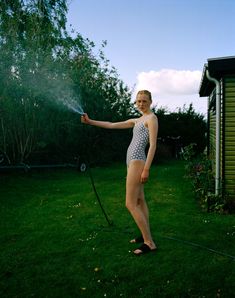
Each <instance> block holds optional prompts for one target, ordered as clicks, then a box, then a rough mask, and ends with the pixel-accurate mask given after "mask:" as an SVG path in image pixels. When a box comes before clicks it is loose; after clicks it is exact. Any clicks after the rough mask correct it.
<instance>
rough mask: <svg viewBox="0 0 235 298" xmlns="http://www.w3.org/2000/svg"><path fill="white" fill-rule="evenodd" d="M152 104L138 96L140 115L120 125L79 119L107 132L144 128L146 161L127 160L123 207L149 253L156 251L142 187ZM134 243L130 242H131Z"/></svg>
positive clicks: (153, 127) (153, 131)
mask: <svg viewBox="0 0 235 298" xmlns="http://www.w3.org/2000/svg"><path fill="white" fill-rule="evenodd" d="M151 103H152V101H151V100H150V98H149V96H148V95H147V94H138V95H137V98H136V106H137V108H138V110H139V111H140V112H141V113H142V116H141V117H139V118H137V119H129V120H126V121H122V122H107V121H97V120H92V119H90V118H89V117H88V115H87V114H84V115H83V116H82V117H81V121H82V123H85V124H89V125H94V126H98V127H102V128H107V129H127V128H132V127H134V125H135V124H136V122H139V121H144V125H145V126H146V127H147V128H148V130H149V150H148V154H147V158H146V161H144V160H131V161H130V163H129V166H128V168H127V179H126V207H127V209H128V210H129V212H130V213H131V215H132V217H133V218H134V220H135V222H136V224H137V226H138V228H139V230H140V232H141V234H142V236H143V238H144V243H145V244H147V245H148V246H149V248H150V249H151V250H154V249H156V245H155V243H154V241H153V239H152V236H151V232H150V225H149V211H148V206H147V204H146V201H145V196H144V184H145V183H146V182H147V181H148V178H149V171H150V167H151V164H152V161H153V158H154V155H155V152H156V144H157V134H158V120H157V117H156V116H155V115H154V113H153V112H152V111H151V109H150V106H151ZM131 242H134V240H131ZM134 253H135V254H139V253H141V251H140V250H139V249H136V250H135V251H134Z"/></svg>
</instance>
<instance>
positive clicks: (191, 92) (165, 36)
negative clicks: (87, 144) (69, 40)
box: [67, 0, 235, 114]
mask: <svg viewBox="0 0 235 298" xmlns="http://www.w3.org/2000/svg"><path fill="white" fill-rule="evenodd" d="M234 16H235V1H234V0H68V14H67V28H68V30H69V31H70V30H71V28H73V29H75V31H76V32H78V33H79V34H81V35H82V36H83V37H84V38H88V39H90V40H91V41H93V42H94V43H95V45H96V48H97V49H100V48H101V44H102V42H103V41H107V46H106V47H105V48H104V53H105V57H106V58H107V59H109V61H110V66H114V67H115V68H116V70H117V72H118V74H119V77H120V79H121V80H122V81H123V82H124V83H125V84H126V85H128V86H129V88H130V89H131V90H133V98H132V100H134V98H135V94H136V92H137V91H138V90H140V89H148V90H149V91H151V93H152V97H153V104H154V105H155V106H157V108H160V107H163V108H166V109H167V110H168V111H170V112H172V111H177V110H178V108H183V107H184V105H185V107H186V108H187V107H188V106H189V104H190V103H192V104H193V107H194V109H195V110H196V111H197V112H199V113H202V114H206V110H207V98H205V97H202V98H200V97H199V94H198V91H199V87H200V82H201V78H202V71H203V67H204V64H205V63H207V59H208V58H217V57H225V56H234V55H235V23H234ZM70 25H71V26H70Z"/></svg>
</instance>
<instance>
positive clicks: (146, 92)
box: [136, 90, 152, 101]
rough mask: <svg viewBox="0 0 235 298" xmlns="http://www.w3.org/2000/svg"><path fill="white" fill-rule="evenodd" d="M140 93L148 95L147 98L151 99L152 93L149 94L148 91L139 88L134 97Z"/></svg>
mask: <svg viewBox="0 0 235 298" xmlns="http://www.w3.org/2000/svg"><path fill="white" fill-rule="evenodd" d="M141 94H145V95H147V96H148V97H149V100H150V101H152V94H151V92H150V91H148V90H140V91H138V92H137V94H136V98H137V96H138V95H141Z"/></svg>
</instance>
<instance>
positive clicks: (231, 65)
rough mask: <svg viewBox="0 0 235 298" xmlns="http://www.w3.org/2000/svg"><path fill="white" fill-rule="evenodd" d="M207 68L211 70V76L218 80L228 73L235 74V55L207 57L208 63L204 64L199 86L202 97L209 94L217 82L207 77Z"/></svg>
mask: <svg viewBox="0 0 235 298" xmlns="http://www.w3.org/2000/svg"><path fill="white" fill-rule="evenodd" d="M206 69H208V70H209V74H210V76H211V77H213V78H215V79H217V80H220V79H221V78H222V77H224V76H226V75H231V74H234V75H235V56H230V57H220V58H209V59H207V63H206V64H204V68H203V73H202V79H201V84H200V88H199V95H200V96H201V97H203V96H209V95H210V93H211V92H212V90H213V89H214V88H215V84H214V83H213V82H211V81H209V80H208V79H207V77H206Z"/></svg>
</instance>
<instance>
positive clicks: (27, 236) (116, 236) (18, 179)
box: [0, 161, 235, 298]
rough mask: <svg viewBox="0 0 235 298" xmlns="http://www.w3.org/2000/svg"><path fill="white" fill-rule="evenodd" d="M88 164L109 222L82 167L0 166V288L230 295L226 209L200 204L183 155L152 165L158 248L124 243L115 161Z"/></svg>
mask: <svg viewBox="0 0 235 298" xmlns="http://www.w3.org/2000/svg"><path fill="white" fill-rule="evenodd" d="M92 173H93V176H94V180H95V183H96V187H97V191H98V193H99V195H100V197H101V200H102V202H103V205H104V208H105V210H106V212H107V213H108V216H109V217H110V218H111V219H112V221H113V223H114V225H113V226H109V225H108V224H107V222H106V221H105V218H104V216H103V214H102V213H101V210H100V208H99V205H98V203H97V201H96V198H95V195H94V193H93V190H92V187H91V184H90V180H89V177H88V174H87V173H86V174H82V173H78V172H76V171H73V170H63V171H42V172H37V173H35V172H30V173H28V174H12V175H6V174H5V175H2V177H1V181H0V182H1V184H0V191H1V198H0V204H1V209H0V221H1V235H0V241H1V255H0V296H1V297H4V298H5V297H24V298H25V297H53V298H54V297H128V298H129V297H131V298H132V297H133V298H134V297H148V298H151V297H174V298H175V297H226V298H230V297H235V294H234V293H235V259H233V258H232V257H230V256H228V255H231V256H234V255H235V217H234V216H232V215H219V214H208V213H202V212H201V210H200V207H199V206H198V204H197V202H196V200H195V199H194V197H193V194H192V191H191V185H190V183H189V181H188V180H186V179H184V178H183V177H184V163H183V162H178V161H177V162H170V163H165V164H159V165H157V166H153V167H152V170H151V178H150V181H149V183H147V184H146V199H147V201H148V204H149V208H150V216H151V218H150V220H151V227H152V233H153V236H154V239H155V240H156V241H157V243H158V247H159V249H158V251H157V252H156V253H150V254H148V255H145V256H141V257H136V256H134V255H133V254H132V252H131V251H132V250H133V249H134V248H135V247H136V245H135V244H130V243H129V240H130V239H131V238H132V237H134V236H137V235H138V231H137V228H136V227H135V224H134V222H133V220H132V218H131V217H130V215H129V213H128V211H127V210H126V209H125V207H124V206H125V202H124V201H125V166H123V165H113V166H112V167H107V168H95V169H93V171H92ZM179 240H183V241H186V242H181V241H179ZM197 245H200V246H197ZM207 248H209V249H213V251H211V250H208V249H207ZM220 253H225V254H227V255H223V254H220Z"/></svg>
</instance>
